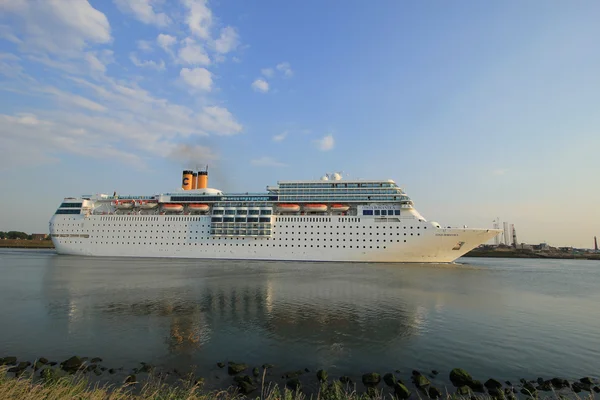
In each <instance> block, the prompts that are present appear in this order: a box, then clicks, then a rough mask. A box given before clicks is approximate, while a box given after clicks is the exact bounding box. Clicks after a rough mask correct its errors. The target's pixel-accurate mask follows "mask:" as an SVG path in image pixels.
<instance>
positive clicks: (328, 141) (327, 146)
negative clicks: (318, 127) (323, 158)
mask: <svg viewBox="0 0 600 400" xmlns="http://www.w3.org/2000/svg"><path fill="white" fill-rule="evenodd" d="M315 143H316V145H317V148H318V149H319V150H321V151H329V150H331V149H333V146H334V145H335V141H334V140H333V135H331V134H329V135H327V136H325V137H323V138H321V139H317V140H315Z"/></svg>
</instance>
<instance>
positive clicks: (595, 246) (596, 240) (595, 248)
mask: <svg viewBox="0 0 600 400" xmlns="http://www.w3.org/2000/svg"><path fill="white" fill-rule="evenodd" d="M594 250H596V251H598V239H596V236H594Z"/></svg>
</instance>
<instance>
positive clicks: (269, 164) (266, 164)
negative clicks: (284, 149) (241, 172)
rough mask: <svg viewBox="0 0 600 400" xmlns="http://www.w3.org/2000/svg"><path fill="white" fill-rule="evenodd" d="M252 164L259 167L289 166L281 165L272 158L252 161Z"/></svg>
mask: <svg viewBox="0 0 600 400" xmlns="http://www.w3.org/2000/svg"><path fill="white" fill-rule="evenodd" d="M250 164H252V165H256V166H259V167H286V166H287V165H286V164H284V163H281V162H279V161H277V160H275V159H273V158H271V157H261V158H257V159H254V160H251V161H250Z"/></svg>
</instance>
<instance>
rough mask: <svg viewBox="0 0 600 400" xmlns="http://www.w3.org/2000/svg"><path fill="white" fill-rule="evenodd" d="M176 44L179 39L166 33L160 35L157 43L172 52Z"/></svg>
mask: <svg viewBox="0 0 600 400" xmlns="http://www.w3.org/2000/svg"><path fill="white" fill-rule="evenodd" d="M176 42H177V38H176V37H175V36H171V35H166V34H164V33H160V34H159V35H158V36H157V37H156V43H157V44H158V46H159V47H161V48H162V49H164V50H165V51H170V49H171V46H173V45H174V44H175V43H176Z"/></svg>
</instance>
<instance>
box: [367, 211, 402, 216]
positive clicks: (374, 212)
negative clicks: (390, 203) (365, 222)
mask: <svg viewBox="0 0 600 400" xmlns="http://www.w3.org/2000/svg"><path fill="white" fill-rule="evenodd" d="M363 215H400V210H363Z"/></svg>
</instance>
